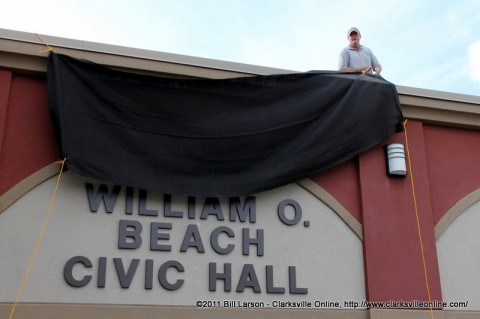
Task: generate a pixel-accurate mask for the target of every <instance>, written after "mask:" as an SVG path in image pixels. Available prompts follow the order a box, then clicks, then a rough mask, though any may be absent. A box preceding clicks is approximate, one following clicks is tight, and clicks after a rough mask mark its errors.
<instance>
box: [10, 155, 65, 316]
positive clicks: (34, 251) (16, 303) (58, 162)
mask: <svg viewBox="0 0 480 319" xmlns="http://www.w3.org/2000/svg"><path fill="white" fill-rule="evenodd" d="M66 160H67V159H66V158H65V159H63V161H57V162H55V163H54V164H62V166H61V167H60V173H59V174H58V178H57V184H56V185H55V189H54V191H53V195H52V199H51V200H50V206H49V207H48V211H47V214H46V215H45V218H44V220H43V226H42V230H41V231H40V235H39V236H38V239H37V244H36V245H35V249H34V250H33V253H32V256H31V257H30V262H29V264H28V268H27V271H26V272H25V275H24V276H23V279H22V284H21V285H20V289H19V290H18V293H17V297H16V298H15V303H14V304H13V306H12V310H11V311H10V316H9V317H8V319H12V318H13V314H14V313H15V308H17V305H18V302H19V300H20V297H21V295H22V292H23V288H24V287H25V284H26V283H27V279H28V277H29V276H30V272H31V270H32V267H33V263H34V262H35V258H36V257H37V253H38V250H39V249H40V245H41V243H42V240H43V235H44V234H45V230H46V228H47V224H48V220H49V219H50V215H51V214H52V210H53V203H54V201H55V196H56V194H57V189H58V185H59V184H60V178H61V177H62V172H63V168H64V166H65V161H66Z"/></svg>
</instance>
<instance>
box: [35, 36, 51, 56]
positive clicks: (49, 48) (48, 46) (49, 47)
mask: <svg viewBox="0 0 480 319" xmlns="http://www.w3.org/2000/svg"><path fill="white" fill-rule="evenodd" d="M35 34H36V35H37V37H38V38H39V39H40V41H42V43H43V44H45V46H46V47H47V50H43V51H40V53H43V52H55V50H54V49H53V48H52V47H51V46H50V45H48V43H47V41H45V40H44V39H43V37H42V36H41V35H40V34H38V33H35Z"/></svg>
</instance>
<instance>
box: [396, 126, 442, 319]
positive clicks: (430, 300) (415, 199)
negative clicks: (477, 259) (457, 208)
mask: <svg viewBox="0 0 480 319" xmlns="http://www.w3.org/2000/svg"><path fill="white" fill-rule="evenodd" d="M403 128H404V131H405V144H406V148H407V157H408V169H409V171H410V182H411V185H412V196H413V206H414V209H415V217H416V219H417V230H418V239H419V241H420V250H421V252H422V262H423V273H424V276H425V286H426V288H427V296H428V303H429V305H430V315H431V318H432V319H434V317H435V316H434V313H433V306H432V297H431V295H430V285H429V283H428V272H427V263H426V261H425V249H424V247H423V237H422V228H421V227H420V218H419V216H418V207H417V196H416V195H415V183H414V182H413V170H412V161H411V159H410V148H409V147H408V134H407V120H406V119H405V121H404V122H403Z"/></svg>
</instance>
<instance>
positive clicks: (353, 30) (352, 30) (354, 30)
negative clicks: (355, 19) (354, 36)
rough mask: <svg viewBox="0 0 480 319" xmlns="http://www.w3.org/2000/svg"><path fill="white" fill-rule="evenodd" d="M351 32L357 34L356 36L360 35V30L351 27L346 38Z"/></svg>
mask: <svg viewBox="0 0 480 319" xmlns="http://www.w3.org/2000/svg"><path fill="white" fill-rule="evenodd" d="M352 32H357V33H358V34H360V30H358V29H357V28H355V27H351V28H350V29H348V33H347V37H348V36H349V35H350V33H352Z"/></svg>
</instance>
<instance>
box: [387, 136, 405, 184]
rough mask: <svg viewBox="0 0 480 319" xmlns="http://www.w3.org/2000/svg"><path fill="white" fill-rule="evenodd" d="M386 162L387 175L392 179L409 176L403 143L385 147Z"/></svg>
mask: <svg viewBox="0 0 480 319" xmlns="http://www.w3.org/2000/svg"><path fill="white" fill-rule="evenodd" d="M385 160H386V163H387V175H388V176H391V177H405V176H407V163H406V161H405V146H404V145H403V144H401V143H392V144H388V145H385Z"/></svg>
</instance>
